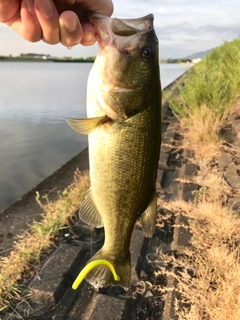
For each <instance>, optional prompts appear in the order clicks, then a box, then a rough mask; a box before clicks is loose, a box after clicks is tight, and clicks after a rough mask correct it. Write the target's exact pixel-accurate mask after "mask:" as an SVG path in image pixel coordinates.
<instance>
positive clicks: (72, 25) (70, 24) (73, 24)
mask: <svg viewBox="0 0 240 320" xmlns="http://www.w3.org/2000/svg"><path fill="white" fill-rule="evenodd" d="M63 25H64V28H65V29H66V30H67V31H68V32H74V31H75V30H76V29H77V26H78V23H77V19H74V18H73V19H66V20H64V21H63Z"/></svg>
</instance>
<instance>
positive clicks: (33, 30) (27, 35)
mask: <svg viewBox="0 0 240 320" xmlns="http://www.w3.org/2000/svg"><path fill="white" fill-rule="evenodd" d="M18 2H19V1H18ZM5 23H6V24H7V25H8V26H9V27H11V28H12V29H13V30H14V31H16V32H17V33H19V34H20V35H21V36H22V37H23V38H24V39H26V40H28V41H31V42H36V41H39V40H41V38H42V30H41V26H40V24H39V22H38V19H37V16H36V14H35V10H34V5H33V0H22V1H21V4H20V7H19V8H18V11H17V12H16V13H15V15H14V16H12V17H11V18H10V19H8V20H7V21H6V22H5Z"/></svg>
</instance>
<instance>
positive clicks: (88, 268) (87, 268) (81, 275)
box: [72, 259, 120, 290]
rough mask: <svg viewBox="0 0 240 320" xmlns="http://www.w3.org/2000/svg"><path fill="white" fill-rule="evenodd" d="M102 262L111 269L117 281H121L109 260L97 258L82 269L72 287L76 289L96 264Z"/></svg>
mask: <svg viewBox="0 0 240 320" xmlns="http://www.w3.org/2000/svg"><path fill="white" fill-rule="evenodd" d="M101 264H105V265H106V266H107V267H108V268H109V269H110V270H111V271H112V274H113V278H114V280H115V281H120V277H119V276H118V275H117V273H116V271H115V269H114V267H113V265H112V264H111V263H110V262H109V261H107V260H102V259H100V260H95V261H92V262H89V263H88V264H87V265H86V266H85V267H84V268H83V269H82V271H81V272H80V273H79V275H78V276H77V278H76V280H75V281H74V282H73V285H72V288H73V289H74V290H76V289H77V288H78V287H79V286H80V284H81V283H82V281H83V279H84V278H85V277H86V275H87V274H88V273H89V272H90V271H91V270H92V269H93V268H95V267H96V266H99V265H101Z"/></svg>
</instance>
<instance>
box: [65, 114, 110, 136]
mask: <svg viewBox="0 0 240 320" xmlns="http://www.w3.org/2000/svg"><path fill="white" fill-rule="evenodd" d="M108 119H109V118H108V116H102V117H96V118H86V119H72V118H71V119H70V118H68V119H66V120H67V123H68V124H69V126H70V127H71V128H73V130H75V131H77V132H79V133H82V134H89V133H91V132H93V131H94V130H95V129H96V128H97V127H98V126H99V125H101V124H103V123H104V122H106V121H107V120H108Z"/></svg>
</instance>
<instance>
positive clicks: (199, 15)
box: [0, 0, 240, 59]
mask: <svg viewBox="0 0 240 320" xmlns="http://www.w3.org/2000/svg"><path fill="white" fill-rule="evenodd" d="M113 3H114V7H115V9H114V13H113V17H117V18H139V17H141V16H144V15H147V14H148V13H153V14H154V25H155V30H156V33H157V36H158V38H159V43H160V58H161V59H167V58H184V57H186V56H188V55H191V54H193V53H196V52H201V51H205V50H209V49H212V48H215V47H217V46H219V45H221V44H222V43H223V42H224V41H231V40H233V39H235V38H237V37H239V36H240V15H239V12H240V1H239V0H201V1H198V0H113ZM28 52H34V53H44V54H50V55H52V56H57V57H64V56H68V57H69V56H71V57H89V56H95V55H96V53H97V45H96V44H95V45H94V46H91V47H83V46H81V45H77V46H75V47H74V48H72V49H70V50H69V49H67V48H65V47H64V46H62V45H61V44H58V45H54V46H52V45H48V44H45V43H44V42H42V41H40V42H37V43H30V42H27V41H26V40H24V39H22V38H21V37H20V36H19V35H18V34H16V33H15V32H14V31H12V30H11V29H10V28H8V27H6V26H5V25H3V24H0V55H9V54H12V55H14V56H16V55H19V54H20V53H28Z"/></svg>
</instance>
